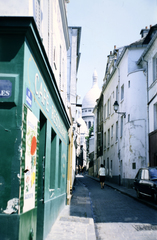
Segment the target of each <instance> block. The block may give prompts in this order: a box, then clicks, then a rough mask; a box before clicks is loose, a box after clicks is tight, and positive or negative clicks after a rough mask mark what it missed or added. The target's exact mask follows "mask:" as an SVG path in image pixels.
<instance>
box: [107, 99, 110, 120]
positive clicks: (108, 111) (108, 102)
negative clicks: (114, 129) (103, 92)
mask: <svg viewBox="0 0 157 240" xmlns="http://www.w3.org/2000/svg"><path fill="white" fill-rule="evenodd" d="M109 115H110V99H108V101H107V117H109Z"/></svg>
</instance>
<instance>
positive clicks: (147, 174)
mask: <svg viewBox="0 0 157 240" xmlns="http://www.w3.org/2000/svg"><path fill="white" fill-rule="evenodd" d="M144 179H145V180H149V172H148V170H147V169H146V170H144Z"/></svg>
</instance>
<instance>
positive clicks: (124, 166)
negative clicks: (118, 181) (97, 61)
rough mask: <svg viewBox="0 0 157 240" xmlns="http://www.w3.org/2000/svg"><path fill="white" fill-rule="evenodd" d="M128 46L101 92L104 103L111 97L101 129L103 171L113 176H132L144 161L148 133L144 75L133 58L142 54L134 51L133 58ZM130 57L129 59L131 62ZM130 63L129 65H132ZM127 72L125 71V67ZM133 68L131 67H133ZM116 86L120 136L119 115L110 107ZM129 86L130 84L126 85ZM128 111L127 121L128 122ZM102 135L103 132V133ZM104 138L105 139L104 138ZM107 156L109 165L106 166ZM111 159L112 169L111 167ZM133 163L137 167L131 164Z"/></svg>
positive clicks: (130, 177) (129, 177) (143, 164)
mask: <svg viewBox="0 0 157 240" xmlns="http://www.w3.org/2000/svg"><path fill="white" fill-rule="evenodd" d="M130 51H132V49H131V50H127V51H126V52H125V54H124V56H123V58H122V60H121V62H120V64H119V66H118V67H117V69H116V72H115V73H114V75H113V76H112V78H111V80H110V82H109V83H108V85H107V86H106V89H105V91H104V92H103V94H104V103H103V104H104V105H105V104H106V105H107V101H108V99H110V102H111V103H110V115H109V117H107V118H106V119H104V133H105V132H106V149H104V151H103V152H104V156H103V160H105V164H106V173H107V174H108V175H112V176H116V177H118V176H119V175H122V176H121V177H122V178H124V179H133V178H134V177H135V174H136V173H137V170H138V169H139V168H140V167H141V166H146V165H147V159H146V156H147V154H146V148H147V142H146V134H147V126H146V120H147V108H146V99H147V98H146V96H147V94H146V76H145V75H144V73H143V71H141V70H140V69H138V68H136V69H135V60H136V59H137V60H138V57H139V56H140V54H141V51H137V52H138V54H137V53H136V54H135V56H136V57H135V58H134V61H132V60H133V58H132V57H131V56H134V53H135V50H134V49H133V52H132V53H130ZM130 61H131V63H130ZM131 65H132V67H131ZM129 69H130V70H131V71H130V74H128V70H129ZM133 70H134V71H133ZM123 85H124V99H122V100H121V87H122V86H123ZM117 86H118V103H119V109H118V111H119V112H126V118H123V135H122V136H121V116H122V115H120V114H117V113H115V112H114V111H113V103H114V101H115V100H117V99H116V87H117ZM129 86H130V87H129ZM128 115H130V121H129V122H128ZM117 121H118V140H116V122H117ZM111 126H113V137H111V128H112V127H111ZM108 129H110V145H108ZM104 136H105V135H104ZM103 142H104V140H103ZM107 159H109V169H107ZM111 160H112V171H111ZM133 163H136V169H132V164H133Z"/></svg>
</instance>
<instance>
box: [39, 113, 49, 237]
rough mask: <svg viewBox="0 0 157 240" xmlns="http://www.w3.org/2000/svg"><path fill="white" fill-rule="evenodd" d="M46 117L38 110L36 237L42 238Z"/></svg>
mask: <svg viewBox="0 0 157 240" xmlns="http://www.w3.org/2000/svg"><path fill="white" fill-rule="evenodd" d="M46 127H47V119H46V118H45V116H44V114H43V113H42V112H41V111H40V135H39V163H38V205H37V239H38V240H43V232H44V229H43V226H44V182H45V154H46Z"/></svg>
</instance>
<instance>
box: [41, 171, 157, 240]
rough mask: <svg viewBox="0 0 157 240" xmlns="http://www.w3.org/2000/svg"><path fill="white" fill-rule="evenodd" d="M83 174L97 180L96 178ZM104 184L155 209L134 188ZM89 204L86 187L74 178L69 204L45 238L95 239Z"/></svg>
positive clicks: (155, 206) (59, 239) (55, 239)
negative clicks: (140, 197) (138, 196)
mask: <svg viewBox="0 0 157 240" xmlns="http://www.w3.org/2000/svg"><path fill="white" fill-rule="evenodd" d="M85 176H86V177H90V178H92V179H93V180H95V181H98V182H99V179H98V178H95V177H91V176H89V175H85ZM105 184H106V186H108V187H111V188H113V189H115V190H116V191H119V192H121V193H123V194H125V195H128V196H129V197H132V198H134V199H135V200H136V201H140V202H142V203H144V204H146V205H148V206H150V207H152V208H154V209H156V210H157V205H155V204H154V203H153V202H151V201H146V200H144V199H138V198H137V196H136V192H135V190H134V189H129V188H126V187H124V186H119V185H117V184H114V183H110V182H105ZM90 204H91V203H90V197H89V191H88V189H87V188H86V187H85V186H84V185H82V184H81V183H80V182H79V180H77V179H76V183H75V188H74V191H73V196H72V199H71V204H70V205H67V206H65V208H64V209H63V211H62V212H61V213H60V215H59V217H58V219H57V220H56V222H55V224H54V225H53V227H52V229H51V232H50V233H49V235H48V236H47V238H46V239H45V240H67V239H73V240H74V239H75V240H96V235H95V227H94V221H93V217H92V211H91V206H90Z"/></svg>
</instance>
